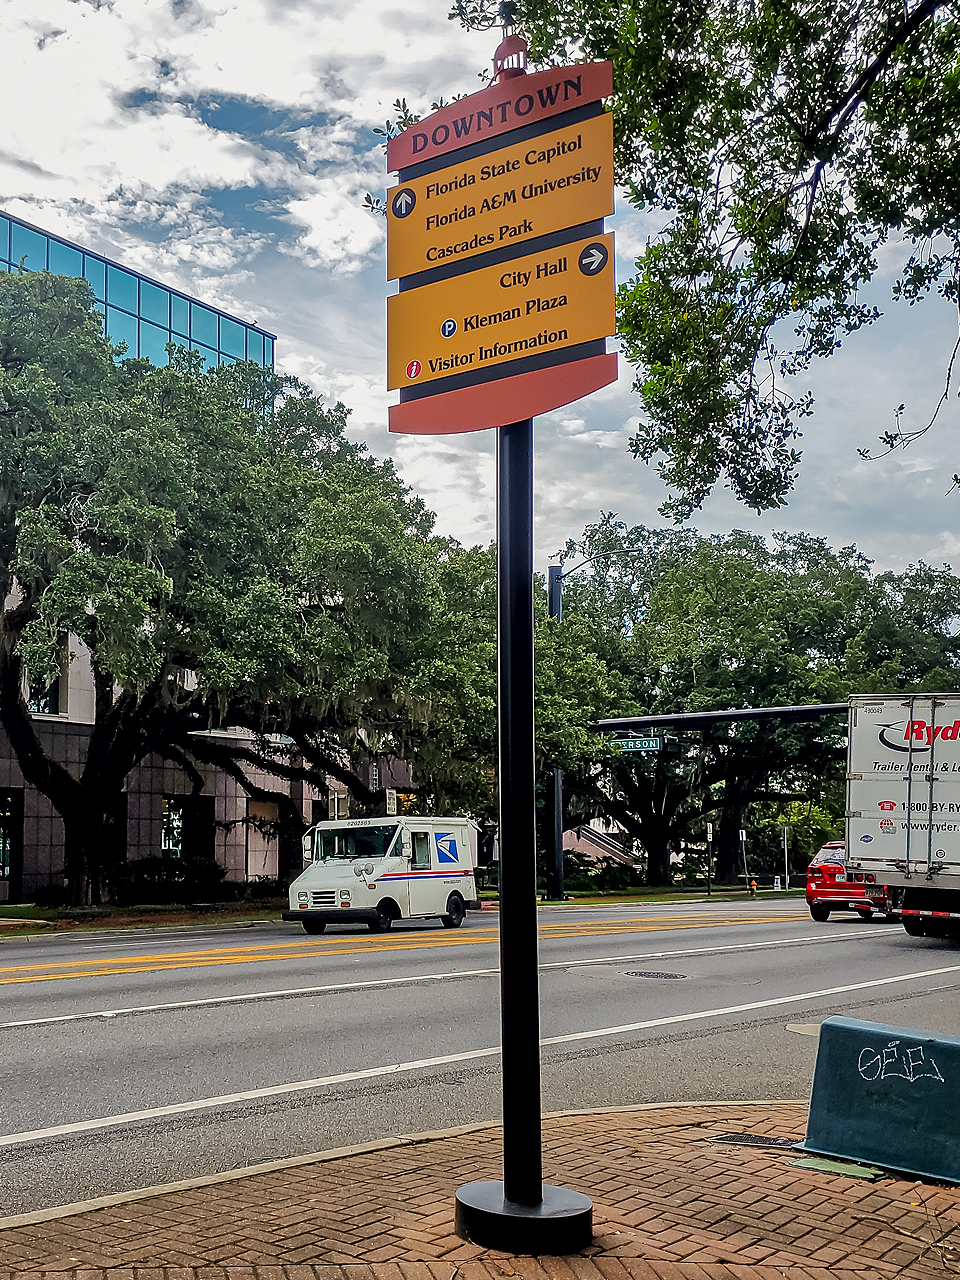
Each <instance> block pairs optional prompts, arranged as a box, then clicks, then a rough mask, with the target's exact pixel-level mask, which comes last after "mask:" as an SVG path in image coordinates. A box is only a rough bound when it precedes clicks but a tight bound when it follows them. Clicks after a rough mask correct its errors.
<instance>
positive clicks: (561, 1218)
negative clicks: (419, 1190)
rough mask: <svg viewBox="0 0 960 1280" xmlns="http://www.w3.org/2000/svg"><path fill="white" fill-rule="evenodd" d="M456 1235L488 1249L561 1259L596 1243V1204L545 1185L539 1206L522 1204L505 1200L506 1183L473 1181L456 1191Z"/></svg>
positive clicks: (573, 1193) (563, 1188)
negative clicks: (594, 1231) (560, 1257)
mask: <svg viewBox="0 0 960 1280" xmlns="http://www.w3.org/2000/svg"><path fill="white" fill-rule="evenodd" d="M455 1230H456V1233H457V1235H458V1236H459V1237H460V1238H461V1240H469V1241H470V1242H471V1243H472V1244H479V1245H482V1246H483V1247H484V1248H485V1249H502V1250H503V1251H504V1253H533V1254H537V1255H548V1256H552V1257H559V1256H562V1255H563V1254H567V1253H577V1252H578V1251H579V1250H580V1249H583V1248H585V1247H586V1246H587V1245H588V1244H589V1243H590V1241H591V1240H592V1239H593V1204H592V1202H591V1201H590V1200H588V1199H587V1197H586V1196H583V1195H581V1194H580V1192H579V1191H569V1190H567V1188H566V1187H551V1186H548V1185H547V1184H546V1183H544V1184H543V1200H542V1202H541V1203H540V1204H517V1202H516V1201H515V1200H505V1199H504V1196H503V1183H502V1182H468V1183H467V1185H466V1186H465V1187H461V1188H460V1190H459V1191H458V1192H457V1212H456V1222H455Z"/></svg>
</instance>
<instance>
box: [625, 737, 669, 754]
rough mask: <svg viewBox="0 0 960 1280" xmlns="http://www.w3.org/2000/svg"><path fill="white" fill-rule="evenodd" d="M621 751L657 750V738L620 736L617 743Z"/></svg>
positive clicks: (658, 744)
mask: <svg viewBox="0 0 960 1280" xmlns="http://www.w3.org/2000/svg"><path fill="white" fill-rule="evenodd" d="M617 746H618V747H619V748H620V750H621V751H659V750H660V739H659V738H621V739H620V741H619V742H618V743H617Z"/></svg>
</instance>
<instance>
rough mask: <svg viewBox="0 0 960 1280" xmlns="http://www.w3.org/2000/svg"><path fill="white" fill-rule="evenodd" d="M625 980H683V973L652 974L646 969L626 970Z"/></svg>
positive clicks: (684, 975)
mask: <svg viewBox="0 0 960 1280" xmlns="http://www.w3.org/2000/svg"><path fill="white" fill-rule="evenodd" d="M624 976H625V977H627V978H685V977H686V976H687V975H686V974H685V973H653V972H652V971H651V970H647V969H634V970H628V971H627V973H626V974H625V975H624Z"/></svg>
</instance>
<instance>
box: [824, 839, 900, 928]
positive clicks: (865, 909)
mask: <svg viewBox="0 0 960 1280" xmlns="http://www.w3.org/2000/svg"><path fill="white" fill-rule="evenodd" d="M874 880H875V877H874V876H872V875H870V874H869V873H864V872H862V871H857V872H855V873H854V874H852V875H851V877H850V878H849V879H848V878H847V849H846V845H845V844H844V842H843V841H842V840H834V841H831V842H830V843H829V844H825V845H824V846H823V848H822V849H821V850H820V852H819V853H818V854H817V856H816V857H815V858H814V859H813V861H812V862H811V863H810V865H809V866H808V867H807V906H808V907H809V908H810V914H811V915H812V916H813V918H814V920H828V919H829V918H830V912H831V911H856V912H857V914H858V915H859V916H860V919H861V920H870V919H872V918H873V915H874V913H876V914H877V915H882V916H884V917H885V918H886V919H887V920H896V919H898V918H899V912H898V911H897V910H896V909H895V907H894V905H893V903H892V902H891V901H890V900H889V899H888V898H887V896H886V895H885V894H884V895H883V896H882V897H874V896H873V895H871V896H870V897H869V898H868V897H867V891H866V888H865V885H866V884H867V883H870V884H873V883H874Z"/></svg>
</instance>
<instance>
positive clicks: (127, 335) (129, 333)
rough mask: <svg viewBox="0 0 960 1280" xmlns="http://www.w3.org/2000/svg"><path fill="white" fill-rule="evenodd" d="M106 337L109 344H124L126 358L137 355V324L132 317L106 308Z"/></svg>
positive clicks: (111, 308)
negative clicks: (125, 346)
mask: <svg viewBox="0 0 960 1280" xmlns="http://www.w3.org/2000/svg"><path fill="white" fill-rule="evenodd" d="M107 337H108V338H109V339H110V341H111V342H125V343H126V344H127V355H128V356H135V355H136V354H137V322H136V320H135V319H134V318H133V316H128V315H126V314H125V313H124V312H123V311H115V310H114V309H113V307H107Z"/></svg>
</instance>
